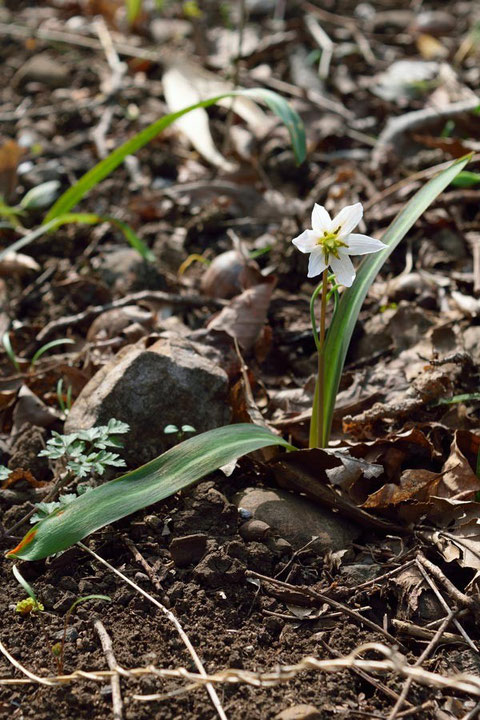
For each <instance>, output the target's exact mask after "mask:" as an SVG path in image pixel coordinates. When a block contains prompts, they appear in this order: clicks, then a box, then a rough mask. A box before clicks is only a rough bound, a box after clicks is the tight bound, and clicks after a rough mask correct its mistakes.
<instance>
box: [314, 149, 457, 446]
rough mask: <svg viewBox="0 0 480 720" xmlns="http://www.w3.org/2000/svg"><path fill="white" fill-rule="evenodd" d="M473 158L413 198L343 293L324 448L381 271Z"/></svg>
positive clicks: (329, 359) (333, 330) (328, 353)
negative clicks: (358, 330)
mask: <svg viewBox="0 0 480 720" xmlns="http://www.w3.org/2000/svg"><path fill="white" fill-rule="evenodd" d="M470 159H471V155H467V156H466V157H463V158H460V159H458V160H455V161H454V162H453V163H452V164H451V165H450V166H449V167H447V168H446V169H445V170H443V171H442V172H441V173H439V174H438V175H436V176H435V177H434V178H432V179H431V180H430V181H429V182H428V183H427V184H426V185H424V186H423V187H422V188H420V190H419V191H418V192H417V193H416V194H415V195H414V196H413V198H412V199H411V200H410V201H409V202H408V203H407V205H406V206H405V207H404V208H403V210H402V211H401V212H400V213H399V214H398V215H397V217H396V218H395V219H394V221H393V222H392V224H391V225H390V226H389V228H388V230H387V231H386V233H385V234H384V235H383V237H382V242H384V243H385V244H386V245H387V246H388V247H387V248H385V250H381V251H380V252H378V253H375V254H374V255H367V256H365V258H364V260H363V261H362V263H361V264H360V267H359V269H358V272H357V277H356V280H355V282H354V283H353V285H352V287H350V288H347V290H346V291H345V292H344V293H343V295H342V299H341V300H340V303H339V305H338V309H337V311H336V313H335V316H334V318H333V321H332V324H331V326H330V328H329V330H328V336H327V340H326V343H325V393H324V397H325V404H324V410H323V412H324V437H323V443H324V446H326V444H327V443H328V438H329V436H330V428H331V424H332V418H333V410H334V407H335V398H336V396H337V392H338V387H339V385H340V378H341V375H342V372H343V366H344V363H345V358H346V356H347V351H348V347H349V345H350V340H351V338H352V334H353V330H354V327H355V324H356V322H357V319H358V316H359V314H360V310H361V307H362V304H363V301H364V300H365V297H366V295H367V292H368V290H369V288H370V286H371V284H372V283H373V281H374V279H375V277H376V275H377V273H378V271H379V270H380V268H381V267H382V265H383V264H384V262H385V261H386V260H387V258H388V257H389V256H390V254H391V253H392V252H393V251H394V250H395V248H396V247H397V245H398V244H399V243H400V241H401V240H402V239H403V238H404V237H405V235H406V234H407V232H408V231H409V230H410V229H411V228H412V226H413V225H414V224H415V222H416V221H417V220H418V218H419V217H420V216H421V215H422V214H423V213H424V212H425V210H426V209H427V208H428V207H429V205H430V204H431V203H432V202H433V201H434V200H435V198H436V197H437V196H438V195H439V194H440V193H441V192H442V191H443V190H444V189H445V188H446V187H447V186H448V185H450V183H451V182H452V180H453V179H454V178H455V177H457V175H458V174H459V173H460V172H461V171H462V170H463V168H464V167H465V166H466V165H467V163H468V162H469V161H470Z"/></svg>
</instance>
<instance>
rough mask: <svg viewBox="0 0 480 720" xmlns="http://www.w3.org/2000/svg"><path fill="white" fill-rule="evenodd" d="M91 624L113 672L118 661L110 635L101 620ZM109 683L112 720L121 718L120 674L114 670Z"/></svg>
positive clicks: (120, 719)
mask: <svg viewBox="0 0 480 720" xmlns="http://www.w3.org/2000/svg"><path fill="white" fill-rule="evenodd" d="M93 625H94V627H95V630H96V631H97V633H98V635H99V637H100V642H101V643H102V649H103V652H104V653H105V657H106V659H107V663H108V667H109V668H110V670H112V671H114V672H115V671H116V670H117V668H118V663H117V661H116V660H115V655H114V654H113V647H112V641H111V639H110V635H109V634H108V633H107V631H106V630H105V627H104V625H103V623H102V621H101V620H95V622H94V623H93ZM110 685H111V687H112V708H113V720H122V718H123V701H122V691H121V689H120V675H119V674H118V672H115V674H114V675H112V677H111V679H110Z"/></svg>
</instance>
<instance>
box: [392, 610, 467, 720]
mask: <svg viewBox="0 0 480 720" xmlns="http://www.w3.org/2000/svg"><path fill="white" fill-rule="evenodd" d="M455 614H456V610H452V611H451V612H449V613H448V616H447V617H446V618H445V620H444V621H443V623H442V624H441V625H440V627H439V628H438V630H437V632H436V633H435V634H434V636H433V637H432V639H431V640H430V642H429V643H428V645H427V647H426V648H425V650H424V651H423V652H422V654H421V655H420V657H419V658H418V660H417V661H416V662H415V663H414V666H413V667H420V666H421V664H422V663H423V662H424V661H425V660H426V659H427V657H428V656H429V655H430V654H431V653H432V652H433V651H434V650H435V648H436V647H437V645H438V644H439V642H440V640H441V639H442V635H443V634H444V633H445V630H446V629H447V627H448V625H449V624H450V621H451V620H453V618H454V617H455ZM412 682H413V679H412V678H407V680H406V682H405V685H404V686H403V688H402V692H401V693H400V697H399V698H398V700H397V702H396V703H395V705H394V706H393V708H392V712H391V713H390V715H389V716H388V720H395V718H396V717H398V713H399V711H400V709H401V707H402V705H403V703H404V702H405V700H406V699H407V695H408V693H409V690H410V688H411V686H412Z"/></svg>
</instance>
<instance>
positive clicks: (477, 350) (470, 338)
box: [462, 325, 480, 362]
mask: <svg viewBox="0 0 480 720" xmlns="http://www.w3.org/2000/svg"><path fill="white" fill-rule="evenodd" d="M462 340H463V344H464V347H465V350H466V351H467V352H468V353H470V355H471V356H472V358H473V359H474V360H475V361H476V362H479V361H480V325H470V327H467V329H466V330H465V332H463V333H462Z"/></svg>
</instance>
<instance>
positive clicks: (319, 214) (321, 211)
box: [312, 203, 332, 235]
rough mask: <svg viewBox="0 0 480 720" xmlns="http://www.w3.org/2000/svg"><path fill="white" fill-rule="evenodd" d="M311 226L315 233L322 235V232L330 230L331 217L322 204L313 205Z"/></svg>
mask: <svg viewBox="0 0 480 720" xmlns="http://www.w3.org/2000/svg"><path fill="white" fill-rule="evenodd" d="M312 228H313V229H314V230H315V232H316V233H320V234H322V235H323V233H324V232H330V231H331V229H332V218H331V217H330V213H328V212H327V210H325V208H324V207H323V205H318V204H317V203H315V205H314V206H313V210H312Z"/></svg>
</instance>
